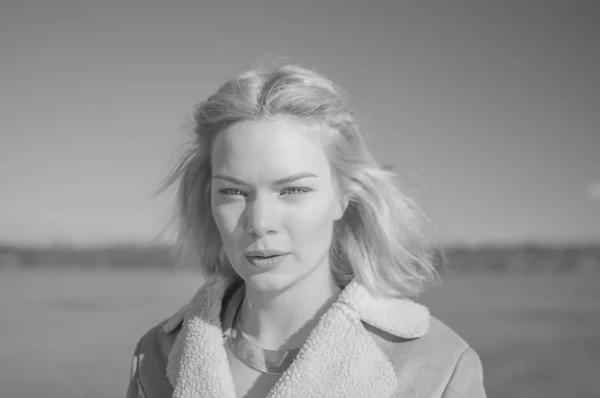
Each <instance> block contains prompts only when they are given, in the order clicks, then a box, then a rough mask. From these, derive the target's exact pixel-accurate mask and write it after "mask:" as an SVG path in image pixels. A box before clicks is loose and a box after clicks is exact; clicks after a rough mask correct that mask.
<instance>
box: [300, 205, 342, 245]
mask: <svg viewBox="0 0 600 398" xmlns="http://www.w3.org/2000/svg"><path fill="white" fill-rule="evenodd" d="M318 199H319V200H314V201H311V202H310V203H309V204H307V206H305V207H303V208H302V209H300V210H299V211H297V212H294V213H293V215H292V216H291V217H290V221H291V222H290V227H291V228H290V230H291V231H290V232H291V234H292V235H293V238H294V239H295V240H300V241H322V240H324V239H329V238H330V237H331V231H332V227H333V206H332V204H331V203H332V202H331V200H330V199H329V198H318Z"/></svg>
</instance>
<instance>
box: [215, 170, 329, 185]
mask: <svg viewBox="0 0 600 398" xmlns="http://www.w3.org/2000/svg"><path fill="white" fill-rule="evenodd" d="M316 177H318V176H317V175H316V174H313V173H307V172H303V173H295V174H292V175H289V176H287V177H283V178H280V179H278V180H275V181H273V185H284V184H289V183H290V182H294V181H297V180H301V179H303V178H316ZM212 178H213V179H219V180H225V181H229V182H231V183H232V184H237V185H248V184H246V183H245V182H243V181H241V180H238V179H237V178H235V177H231V176H227V175H223V174H215V175H213V176H212Z"/></svg>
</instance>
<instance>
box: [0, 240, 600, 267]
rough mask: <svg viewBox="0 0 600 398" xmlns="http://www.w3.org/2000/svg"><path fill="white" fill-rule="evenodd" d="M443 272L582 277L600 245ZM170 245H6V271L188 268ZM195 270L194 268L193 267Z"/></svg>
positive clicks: (475, 257) (463, 251)
mask: <svg viewBox="0 0 600 398" xmlns="http://www.w3.org/2000/svg"><path fill="white" fill-rule="evenodd" d="M437 260H438V261H437V263H438V265H439V268H440V270H441V271H442V272H445V271H450V272H486V273H490V272H495V273H505V272H580V271H600V243H599V244H596V245H564V246H544V245H531V244H523V245H510V246H508V245H496V246H494V245H488V246H469V247H467V246H464V247H461V246H450V247H446V248H444V249H443V252H440V253H438V257H437ZM181 264H182V262H181V261H177V256H176V252H175V250H174V248H173V247H172V246H169V245H166V244H165V245H162V244H151V245H150V244H149V245H130V244H122V245H106V246H96V247H69V246H51V247H25V246H16V245H9V244H4V245H1V244H0V269H27V268H82V269H86V268H94V269H96V268H97V269H101V268H121V269H135V268H138V269H146V268H159V269H175V268H178V267H182V265H181ZM187 267H188V268H193V265H189V264H188V265H187Z"/></svg>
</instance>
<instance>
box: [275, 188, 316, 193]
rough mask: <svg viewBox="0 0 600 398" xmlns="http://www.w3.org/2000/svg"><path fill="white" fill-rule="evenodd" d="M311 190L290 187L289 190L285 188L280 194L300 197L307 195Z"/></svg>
mask: <svg viewBox="0 0 600 398" xmlns="http://www.w3.org/2000/svg"><path fill="white" fill-rule="evenodd" d="M310 191H311V190H310V189H308V188H297V187H290V188H285V189H283V190H282V191H281V193H282V194H288V195H289V194H291V195H301V194H303V193H307V192H310Z"/></svg>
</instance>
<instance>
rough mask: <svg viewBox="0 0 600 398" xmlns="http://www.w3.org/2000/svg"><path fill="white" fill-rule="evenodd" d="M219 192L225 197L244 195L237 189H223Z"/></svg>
mask: <svg viewBox="0 0 600 398" xmlns="http://www.w3.org/2000/svg"><path fill="white" fill-rule="evenodd" d="M219 192H220V193H221V194H222V195H225V196H238V195H244V192H242V191H240V190H239V189H235V188H225V189H221V190H220V191H219Z"/></svg>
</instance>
